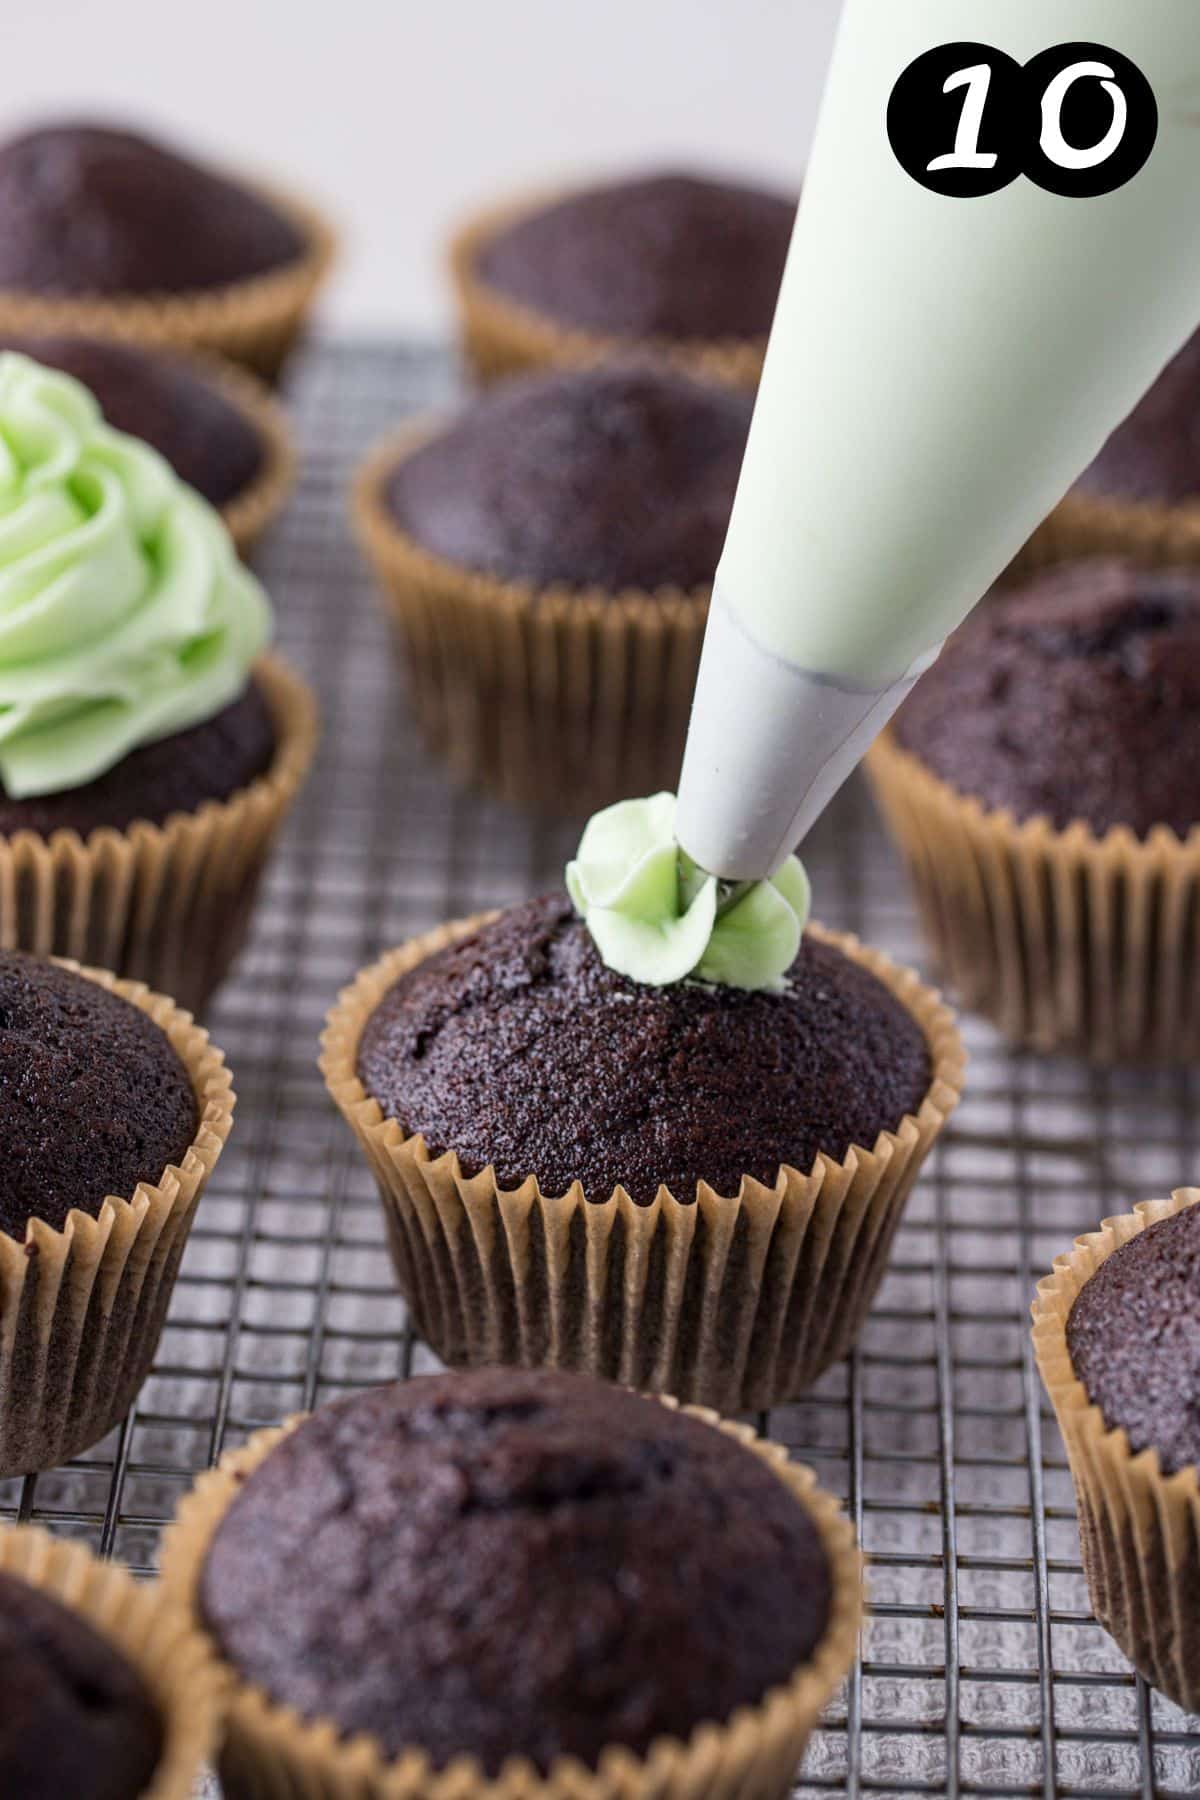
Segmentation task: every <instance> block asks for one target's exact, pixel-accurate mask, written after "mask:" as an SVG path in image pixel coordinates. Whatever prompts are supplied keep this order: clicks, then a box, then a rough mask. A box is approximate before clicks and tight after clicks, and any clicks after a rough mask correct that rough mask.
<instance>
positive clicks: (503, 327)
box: [448, 189, 767, 388]
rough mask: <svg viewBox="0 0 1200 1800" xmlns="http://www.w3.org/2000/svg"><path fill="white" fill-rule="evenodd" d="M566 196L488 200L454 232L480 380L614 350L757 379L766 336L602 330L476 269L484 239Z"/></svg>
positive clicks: (464, 321)
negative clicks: (564, 319) (529, 300)
mask: <svg viewBox="0 0 1200 1800" xmlns="http://www.w3.org/2000/svg"><path fill="white" fill-rule="evenodd" d="M563 198H565V194H564V192H563V190H561V189H560V190H557V191H554V192H550V193H542V194H538V195H527V196H526V197H525V198H524V199H521V200H518V201H515V202H510V203H509V204H507V205H504V206H499V207H494V208H489V209H488V210H486V211H484V212H479V213H476V214H475V215H474V216H473V217H472V218H470V219H468V220H467V221H466V222H465V223H464V224H463V225H462V227H461V228H460V229H459V230H458V231H457V232H456V233H455V235H454V237H453V239H452V240H451V243H450V246H449V253H448V261H449V267H450V277H451V281H452V284H453V287H454V293H455V298H456V301H457V304H458V312H459V324H460V329H461V333H462V342H463V349H464V351H465V354H466V358H467V361H468V363H469V364H470V366H471V368H472V370H473V371H474V373H475V375H476V376H477V378H478V379H479V380H480V381H481V382H484V383H491V382H494V381H500V380H503V379H504V378H505V377H506V376H509V375H517V374H520V373H522V372H523V371H525V370H528V369H548V368H560V369H561V368H566V369H571V368H589V367H591V366H592V365H593V364H595V363H599V362H606V361H609V360H611V359H612V358H613V357H621V356H629V355H641V356H648V357H651V358H653V360H655V361H656V362H665V363H667V364H669V365H670V366H671V367H672V368H674V369H678V370H679V371H681V372H682V373H683V374H687V375H695V376H698V377H699V378H700V379H701V380H704V381H715V382H718V383H720V384H722V385H723V386H726V387H743V388H755V387H757V386H758V380H759V376H760V375H761V374H762V366H763V358H764V356H765V355H766V350H767V340H766V338H765V337H755V338H713V339H702V338H656V337H650V338H637V337H628V336H624V337H623V336H619V335H606V334H604V333H601V332H593V331H585V330H581V329H579V328H578V327H573V326H567V325H564V324H562V323H561V322H560V321H558V320H557V319H554V318H553V317H551V316H550V315H549V314H548V313H543V312H540V311H538V310H537V309H536V308H534V307H531V306H526V305H523V304H522V303H521V302H519V301H516V300H512V299H509V297H508V296H507V295H506V294H503V293H502V292H500V290H499V289H497V288H495V287H493V286H491V284H490V283H489V282H488V281H487V279H486V278H485V277H484V276H483V275H482V274H481V273H480V270H479V257H480V252H481V251H482V250H483V247H484V245H485V244H486V243H487V242H488V241H489V239H491V238H493V237H495V236H496V235H497V233H499V232H500V231H503V230H505V229H506V228H507V227H508V226H509V225H513V224H515V223H516V222H517V220H518V219H520V218H523V217H524V216H526V215H527V214H528V213H530V212H533V211H536V210H539V209H540V208H541V207H543V206H548V205H552V204H553V203H554V202H555V201H557V200H561V199H563Z"/></svg>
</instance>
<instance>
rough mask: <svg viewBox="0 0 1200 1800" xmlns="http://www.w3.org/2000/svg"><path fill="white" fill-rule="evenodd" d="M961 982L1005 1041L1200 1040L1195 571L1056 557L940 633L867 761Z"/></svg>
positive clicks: (951, 973)
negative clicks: (955, 628) (937, 647)
mask: <svg viewBox="0 0 1200 1800" xmlns="http://www.w3.org/2000/svg"><path fill="white" fill-rule="evenodd" d="M867 767H868V770H869V772H870V774H871V776H872V778H873V780H874V783H875V788H876V792H877V794H878V796H879V799H880V802H881V805H882V807H883V811H884V813H885V816H886V817H887V820H888V822H889V824H890V825H891V827H892V830H893V832H894V834H895V836H896V839H897V841H898V843H899V845H900V847H901V849H902V850H903V852H904V855H905V858H906V860H907V862H908V865H909V869H910V872H911V874H912V876H913V880H914V882H915V885H916V888H917V894H918V898H919V900H920V903H921V913H922V919H923V922H924V924H925V927H926V931H927V933H928V935H929V937H930V940H931V943H932V946H933V948H934V951H935V953H936V955H937V956H938V959H939V961H940V963H941V965H942V967H943V969H944V971H945V973H946V975H947V977H948V979H949V981H950V982H951V983H952V984H953V986H954V987H955V988H956V989H957V991H958V992H959V993H960V994H961V995H962V997H963V999H964V1000H965V1001H966V1002H967V1003H968V1004H969V1005H971V1006H974V1007H977V1008H978V1009H979V1010H980V1011H981V1012H984V1013H986V1014H987V1015H988V1016H989V1017H990V1018H993V1019H994V1020H995V1021H996V1023H997V1024H998V1025H999V1026H1000V1027H1001V1029H1002V1030H1003V1031H1004V1032H1005V1033H1006V1034H1007V1035H1008V1036H1010V1037H1012V1038H1014V1039H1015V1040H1017V1041H1018V1042H1021V1043H1026V1044H1029V1045H1032V1046H1033V1047H1035V1048H1037V1049H1042V1050H1049V1049H1070V1050H1076V1051H1079V1052H1081V1053H1082V1054H1084V1055H1086V1056H1089V1057H1091V1058H1093V1059H1095V1060H1097V1061H1111V1060H1114V1059H1119V1058H1139V1059H1140V1058H1157V1059H1171V1058H1179V1059H1187V1058H1189V1057H1191V1056H1193V1055H1195V1053H1196V1050H1197V1048H1198V1047H1200V1010H1198V1006H1197V996H1196V993H1195V991H1194V984H1193V983H1192V982H1191V979H1190V974H1189V971H1190V969H1191V967H1192V964H1193V961H1194V958H1195V953H1196V930H1197V926H1196V900H1197V884H1198V883H1200V578H1197V577H1196V576H1194V575H1193V574H1191V573H1190V572H1188V571H1184V570H1175V571H1170V570H1162V569H1148V568H1145V567H1139V566H1138V565H1136V564H1132V563H1129V562H1121V561H1099V562H1088V563H1077V564H1064V565H1062V566H1060V567H1056V568H1053V569H1049V570H1047V571H1044V572H1043V573H1041V574H1040V575H1037V576H1035V577H1034V578H1033V579H1032V580H1031V581H1029V582H1028V583H1027V584H1025V585H1023V586H1021V587H1019V588H1014V589H1012V590H1010V591H1004V592H1000V593H997V594H996V595H995V596H994V597H993V598H992V599H991V600H990V601H989V602H988V603H987V604H986V605H985V606H983V607H981V608H980V610H979V611H978V612H977V613H976V614H975V616H974V617H973V618H972V619H970V620H969V621H968V622H967V624H966V625H965V626H964V627H963V628H962V629H961V631H959V632H958V633H956V635H955V636H954V637H953V638H951V640H950V642H949V643H948V644H947V646H946V648H945V650H944V651H943V652H942V655H941V657H940V658H939V660H938V661H937V662H936V663H935V664H934V666H933V668H932V669H931V670H930V671H929V673H928V674H927V675H925V676H924V677H923V678H922V680H921V681H920V682H919V683H918V685H917V687H916V689H915V690H914V692H913V694H912V696H911V697H910V699H909V700H908V701H907V702H906V703H905V705H904V706H903V707H902V708H901V710H900V712H899V713H898V714H897V716H896V719H895V722H894V724H893V726H892V728H891V729H890V730H889V731H888V732H887V733H885V735H884V737H883V738H882V739H880V740H879V742H878V743H877V744H876V745H875V746H874V747H873V748H872V750H871V753H870V755H869V757H868V761H867Z"/></svg>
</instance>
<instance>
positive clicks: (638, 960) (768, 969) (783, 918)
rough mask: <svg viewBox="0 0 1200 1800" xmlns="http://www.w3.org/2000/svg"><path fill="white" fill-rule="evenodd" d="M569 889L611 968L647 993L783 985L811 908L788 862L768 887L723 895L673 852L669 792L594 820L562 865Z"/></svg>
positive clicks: (796, 868)
mask: <svg viewBox="0 0 1200 1800" xmlns="http://www.w3.org/2000/svg"><path fill="white" fill-rule="evenodd" d="M567 891H568V892H569V894H570V896H571V900H572V902H573V903H574V906H575V909H576V911H577V912H578V913H579V914H580V916H581V917H582V918H583V919H584V920H585V921H586V923H587V928H588V930H589V932H590V933H591V935H592V938H593V939H594V941H595V944H596V948H597V949H598V950H599V952H600V955H601V957H602V958H603V959H604V961H605V962H606V963H607V964H608V967H609V968H610V969H615V970H616V971H617V972H618V974H621V975H628V976H629V977H631V979H632V980H634V981H641V982H645V983H646V984H647V985H648V986H650V987H665V986H667V985H668V984H670V983H672V982H676V981H685V980H688V979H692V980H695V981H708V982H714V983H719V984H720V985H722V986H724V987H737V988H780V987H782V985H783V979H784V976H785V975H786V974H787V971H788V970H789V969H790V968H791V966H792V964H793V962H794V961H795V960H796V953H797V951H798V950H799V948H800V938H801V934H802V932H803V930H804V926H805V922H806V921H807V919H808V913H809V906H810V904H811V892H810V889H809V884H808V876H807V875H806V874H805V872H804V866H803V864H802V863H801V862H800V861H799V859H798V858H797V857H795V856H789V857H788V858H787V860H786V862H784V863H783V864H782V865H781V867H780V868H779V869H778V870H777V871H776V872H775V874H774V875H772V876H771V878H770V880H769V881H756V882H753V883H752V884H751V885H750V886H749V887H748V888H746V889H745V890H738V891H736V892H734V893H732V894H726V893H723V892H722V884H721V883H720V882H718V880H717V879H716V877H715V876H713V875H706V874H705V873H704V872H703V870H701V869H698V868H697V866H696V864H695V863H694V862H692V860H691V858H690V857H689V856H688V855H687V854H686V852H685V851H683V850H681V849H680V846H679V842H678V839H677V838H676V836H675V796H674V794H653V795H651V796H650V798H649V799H646V800H622V801H620V802H619V803H618V804H617V805H616V806H610V807H607V808H606V809H605V810H604V811H603V812H599V813H597V814H596V815H595V817H594V818H592V819H591V820H590V821H589V822H588V825H587V827H586V829H585V830H584V833H583V837H582V838H581V839H580V843H579V850H578V853H577V855H576V857H575V860H574V862H572V863H569V864H568V866H567Z"/></svg>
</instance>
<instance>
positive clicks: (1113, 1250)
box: [1033, 1188, 1200, 1712]
mask: <svg viewBox="0 0 1200 1800" xmlns="http://www.w3.org/2000/svg"><path fill="white" fill-rule="evenodd" d="M1197 1202H1200V1189H1197V1188H1181V1189H1179V1190H1178V1191H1177V1192H1176V1193H1174V1194H1173V1195H1172V1196H1171V1198H1170V1199H1169V1200H1150V1201H1146V1202H1145V1203H1144V1204H1142V1205H1141V1206H1139V1207H1138V1208H1137V1209H1136V1211H1134V1212H1132V1213H1126V1214H1124V1215H1123V1216H1121V1217H1119V1218H1115V1219H1109V1220H1107V1221H1106V1222H1105V1224H1104V1225H1103V1227H1102V1228H1101V1229H1100V1230H1099V1231H1094V1232H1090V1233H1089V1234H1088V1235H1087V1236H1086V1237H1081V1238H1079V1239H1077V1240H1076V1244H1075V1248H1074V1249H1073V1250H1072V1251H1071V1252H1070V1253H1069V1254H1068V1255H1066V1256H1060V1257H1059V1258H1058V1259H1057V1260H1056V1262H1055V1265H1054V1273H1053V1274H1052V1275H1049V1276H1047V1277H1046V1279H1045V1280H1044V1281H1042V1282H1040V1283H1039V1284H1038V1293H1037V1299H1036V1301H1035V1302H1034V1307H1033V1341H1034V1346H1035V1349H1036V1351H1037V1359H1038V1367H1039V1368H1040V1370H1041V1373H1042V1379H1043V1381H1044V1382H1045V1384H1046V1390H1047V1392H1048V1394H1049V1396H1050V1399H1051V1402H1052V1403H1053V1406H1054V1411H1055V1414H1056V1416H1057V1418H1058V1423H1059V1428H1060V1430H1061V1431H1062V1435H1063V1440H1064V1442H1065V1444H1066V1449H1067V1456H1068V1459H1069V1461H1070V1465H1071V1473H1072V1475H1073V1477H1074V1480H1075V1494H1076V1500H1077V1503H1078V1507H1079V1530H1080V1539H1081V1542H1082V1545H1083V1560H1084V1568H1085V1570H1086V1573H1087V1579H1088V1588H1089V1590H1090V1593H1091V1598H1092V1607H1093V1610H1094V1611H1095V1614H1096V1617H1097V1618H1098V1619H1099V1621H1100V1623H1101V1624H1102V1625H1103V1626H1104V1628H1105V1630H1106V1631H1108V1632H1110V1633H1111V1634H1112V1636H1113V1637H1114V1638H1115V1640H1116V1642H1117V1644H1118V1645H1119V1646H1120V1648H1121V1650H1122V1651H1124V1653H1125V1655H1126V1656H1127V1657H1128V1658H1129V1660H1130V1661H1131V1662H1132V1663H1133V1665H1134V1667H1135V1668H1136V1669H1138V1670H1139V1671H1140V1673H1141V1674H1143V1675H1144V1676H1145V1677H1146V1679H1147V1681H1149V1682H1150V1683H1152V1685H1153V1686H1154V1687H1157V1688H1160V1689H1161V1690H1162V1692H1163V1693H1164V1694H1166V1695H1167V1696H1168V1697H1169V1698H1170V1699H1172V1700H1174V1701H1175V1702H1176V1704H1177V1705H1179V1706H1182V1707H1184V1708H1186V1710H1187V1711H1188V1712H1195V1711H1197V1710H1200V1471H1198V1468H1197V1463H1198V1462H1200V1438H1198V1437H1197V1433H1196V1408H1195V1381H1194V1363H1195V1340H1196V1333H1197V1329H1198V1324H1200V1314H1198V1306H1197V1298H1196V1296H1197V1292H1198V1285H1197V1269H1198V1268H1200V1211H1197V1210H1196V1207H1197Z"/></svg>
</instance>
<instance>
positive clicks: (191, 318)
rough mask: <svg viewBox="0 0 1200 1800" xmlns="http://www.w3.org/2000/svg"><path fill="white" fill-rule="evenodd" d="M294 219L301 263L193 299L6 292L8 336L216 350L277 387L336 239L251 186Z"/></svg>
mask: <svg viewBox="0 0 1200 1800" xmlns="http://www.w3.org/2000/svg"><path fill="white" fill-rule="evenodd" d="M243 185H245V186H247V187H251V186H253V187H254V188H255V189H256V190H257V191H258V193H260V194H261V195H262V197H263V198H264V199H265V200H267V201H268V202H269V204H270V205H272V206H274V207H275V208H276V210H277V211H278V212H280V213H283V214H284V215H285V216H286V217H288V218H289V219H291V220H292V222H293V223H294V224H295V225H296V227H297V228H298V230H299V231H300V232H301V234H302V236H303V238H304V241H305V245H306V249H305V251H304V254H303V255H302V256H300V257H299V258H297V260H296V261H295V262H291V263H287V264H285V265H284V266H283V267H282V268H279V269H272V270H270V271H269V272H268V273H267V274H265V275H256V276H253V277H252V278H251V279H249V280H247V281H237V282H233V283H232V284H231V285H229V286H228V287H220V288H211V289H203V290H200V291H198V292H194V293H186V294H130V295H119V294H113V295H100V294H95V295H89V294H63V295H53V294H28V293H23V292H21V291H20V290H18V289H14V288H0V334H2V335H4V336H10V335H11V336H18V335H19V336H25V335H29V336H39V335H46V336H58V335H65V336H79V337H102V338H103V337H107V338H121V339H124V340H126V341H128V342H131V343H135V344H144V345H147V346H148V347H150V348H155V347H157V348H160V349H168V350H208V351H216V352H218V353H219V354H220V355H222V356H225V357H228V358H229V360H230V361H231V362H236V363H244V364H245V365H246V367H247V368H249V369H253V370H254V371H255V372H256V373H257V374H259V375H262V376H263V377H264V378H265V379H266V380H268V381H271V382H274V381H275V380H276V379H277V377H278V375H279V372H280V370H281V369H282V367H283V364H284V362H285V360H286V358H287V355H288V352H289V351H290V350H291V349H292V347H293V345H294V344H295V342H296V340H297V339H298V338H299V336H300V334H301V332H302V330H303V328H304V325H305V322H306V319H307V317H308V313H309V311H310V309H311V307H312V303H313V300H314V298H315V296H316V293H317V289H318V288H319V287H320V285H321V283H322V281H323V280H324V279H325V276H326V275H327V274H328V272H329V267H330V264H331V263H332V261H333V256H334V251H335V248H336V240H335V238H334V234H333V231H332V229H331V227H330V226H329V224H328V223H327V222H326V220H325V219H324V218H323V217H322V216H321V214H320V213H318V212H317V211H315V210H314V208H312V207H311V206H309V205H308V203H307V202H306V201H301V200H298V199H296V198H295V197H294V196H292V195H290V194H282V193H280V192H279V191H278V190H276V189H273V188H268V187H265V186H263V185H262V184H261V183H258V182H253V183H251V182H245V183H244V184H243Z"/></svg>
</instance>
